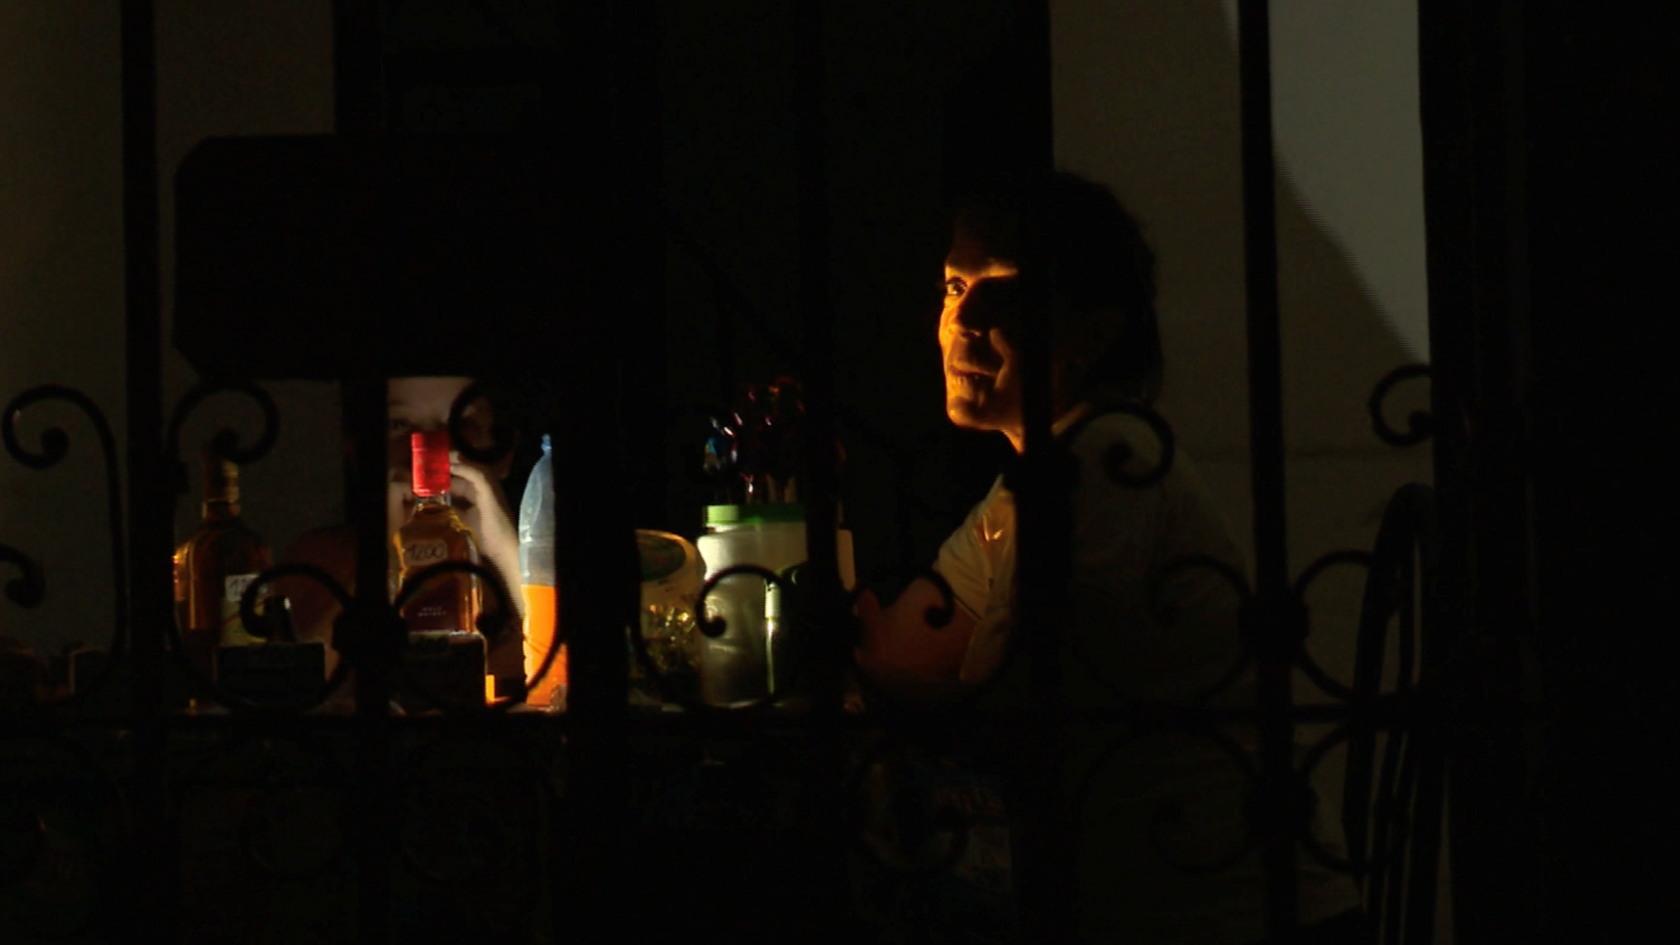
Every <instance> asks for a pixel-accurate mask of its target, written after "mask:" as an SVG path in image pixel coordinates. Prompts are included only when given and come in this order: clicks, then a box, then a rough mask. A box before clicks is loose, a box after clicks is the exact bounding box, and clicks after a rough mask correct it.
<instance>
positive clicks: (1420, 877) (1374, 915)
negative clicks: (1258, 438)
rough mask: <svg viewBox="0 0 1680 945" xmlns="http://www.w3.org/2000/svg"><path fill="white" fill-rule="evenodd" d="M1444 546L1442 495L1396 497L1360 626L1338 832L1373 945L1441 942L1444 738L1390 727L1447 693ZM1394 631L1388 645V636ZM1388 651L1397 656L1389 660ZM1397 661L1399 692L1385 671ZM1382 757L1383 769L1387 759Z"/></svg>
mask: <svg viewBox="0 0 1680 945" xmlns="http://www.w3.org/2000/svg"><path fill="white" fill-rule="evenodd" d="M1439 550H1440V537H1439V528H1438V527H1437V521H1436V511H1435V492H1434V490H1433V489H1432V488H1430V487H1429V486H1427V485H1423V484H1420V483H1412V484H1409V485H1406V486H1402V487H1401V488H1400V489H1398V490H1396V491H1395V493H1394V495H1393V497H1392V498H1390V500H1389V504H1388V508H1387V511H1386V512H1385V513H1384V515H1383V522H1382V527H1381V529H1380V530H1379V531H1378V533H1377V540H1376V544H1375V546H1374V547H1373V549H1372V554H1371V568H1370V574H1369V576H1368V578H1367V580H1366V584H1365V594H1364V600H1363V603H1362V606H1361V612H1360V620H1359V640H1358V649H1357V651H1356V654H1355V661H1354V680H1353V687H1354V690H1355V691H1356V692H1357V693H1358V697H1359V700H1360V702H1361V703H1362V704H1363V706H1364V707H1366V708H1368V709H1370V710H1371V711H1370V712H1369V713H1366V714H1363V715H1362V716H1361V720H1358V721H1356V722H1355V723H1354V729H1353V732H1352V736H1351V737H1350V739H1349V742H1348V752H1347V770H1346V774H1345V779H1344V782H1343V803H1342V826H1343V829H1344V830H1345V832H1346V836H1347V844H1348V853H1349V856H1350V858H1351V860H1352V861H1353V864H1354V879H1355V880H1356V881H1358V882H1359V884H1360V886H1361V891H1362V893H1363V895H1364V903H1365V914H1366V916H1367V918H1368V919H1369V921H1370V923H1371V930H1372V933H1373V935H1372V939H1373V941H1376V942H1379V943H1382V945H1397V943H1407V945H1414V943H1415V945H1427V943H1429V942H1430V941H1431V940H1432V939H1433V936H1434V931H1435V912H1436V907H1437V903H1436V889H1437V883H1438V876H1437V872H1438V869H1439V866H1440V860H1441V842H1442V832H1443V809H1444V800H1445V756H1444V750H1443V749H1444V745H1443V738H1442V733H1440V732H1439V731H1438V729H1437V728H1436V727H1435V726H1434V725H1432V724H1430V722H1429V720H1430V719H1432V718H1438V717H1439V716H1438V715H1436V714H1434V713H1428V712H1424V713H1421V714H1420V715H1413V716H1411V717H1412V718H1414V719H1418V720H1419V721H1417V722H1416V723H1415V724H1414V725H1413V726H1411V727H1409V728H1407V727H1387V726H1385V725H1384V720H1385V719H1394V718H1399V717H1400V714H1399V713H1389V712H1384V711H1383V710H1384V709H1385V708H1387V707H1393V708H1396V709H1404V708H1408V707H1411V706H1414V705H1416V704H1417V703H1418V701H1419V700H1431V699H1434V698H1436V697H1437V696H1438V695H1439V694H1440V692H1441V690H1442V687H1443V684H1444V681H1445V680H1444V672H1443V670H1444V666H1445V662H1446V657H1447V653H1448V651H1449V648H1450V644H1451V641H1449V640H1444V639H1441V636H1442V633H1443V631H1444V630H1445V628H1446V627H1447V626H1448V624H1447V622H1446V621H1443V620H1441V619H1439V617H1440V611H1439V605H1438V586H1437V583H1436V582H1437V580H1438V570H1437V562H1438V560H1439ZM1391 631H1392V634H1391ZM1391 640H1392V644H1393V645H1392V648H1391ZM1391 649H1392V651H1393V652H1394V655H1395V659H1396V661H1397V665H1396V666H1395V673H1394V683H1393V687H1392V688H1390V689H1386V690H1385V689H1384V687H1383V676H1384V664H1385V661H1386V660H1387V659H1388V656H1389V653H1390V651H1391ZM1379 756H1380V757H1379Z"/></svg>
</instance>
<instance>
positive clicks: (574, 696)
mask: <svg viewBox="0 0 1680 945" xmlns="http://www.w3.org/2000/svg"><path fill="white" fill-rule="evenodd" d="M559 9H560V11H561V14H562V19H561V22H560V39H561V48H560V50H559V52H558V53H557V55H556V57H555V69H556V70H557V81H556V83H555V84H556V86H557V87H558V88H560V89H563V90H565V91H566V93H567V97H566V98H565V99H564V102H565V107H564V111H563V114H564V118H565V124H564V125H563V126H561V128H560V129H558V132H559V133H560V134H563V135H565V136H566V146H565V148H564V149H562V150H560V151H559V153H561V154H564V155H566V156H567V159H568V162H569V164H570V167H569V171H570V172H571V173H573V174H576V175H578V178H577V179H579V180H583V181H591V182H599V183H598V185H596V186H592V187H589V188H579V189H577V190H575V191H573V192H572V194H571V195H570V196H569V197H568V198H567V199H568V200H569V201H575V202H574V203H572V205H571V206H572V212H573V214H574V216H575V219H573V220H572V221H571V222H570V223H569V233H570V234H572V235H571V236H568V239H576V240H577V241H578V243H579V244H581V245H582V246H585V247H587V248H586V249H580V250H579V251H580V252H585V253H587V254H589V255H590V256H591V257H592V258H593V259H594V260H595V262H596V263H597V264H598V265H599V266H600V268H601V269H602V270H603V271H604V272H606V273H607V274H606V275H604V276H602V277H601V278H600V279H599V280H591V281H590V282H589V283H588V284H573V285H570V286H568V289H569V290H570V291H572V292H575V293H578V294H577V296H576V297H574V298H573V299H572V300H571V302H572V303H573V304H575V306H576V307H575V308H574V309H572V311H571V313H570V314H571V317H570V318H569V319H568V321H567V323H566V324H565V325H564V327H563V328H562V327H561V323H560V322H559V321H558V320H557V321H556V323H555V326H554V327H553V330H552V332H551V333H549V334H546V335H544V336H543V339H542V341H543V344H544V345H545V346H546V347H547V348H548V350H550V351H552V352H553V361H552V362H551V363H552V365H553V367H552V368H551V369H550V370H551V371H552V372H553V373H554V376H555V380H556V384H557V387H556V393H557V400H556V401H555V402H554V404H553V409H552V411H551V412H550V415H549V416H550V418H551V420H552V422H554V423H556V424H561V425H560V426H557V427H555V432H557V433H563V434H565V435H564V437H563V438H562V439H561V440H558V441H557V442H556V443H555V444H554V450H555V456H554V480H553V483H554V515H555V532H554V534H555V549H554V550H555V573H556V578H557V582H558V585H559V587H558V595H559V600H558V608H559V613H558V620H559V627H560V631H561V632H562V633H563V634H564V638H565V639H566V641H567V647H568V657H569V666H568V676H569V680H568V684H569V693H568V707H567V712H568V717H567V743H566V749H565V752H566V754H565V765H566V769H567V777H566V788H565V791H566V793H565V797H564V798H562V800H561V804H560V811H559V816H558V817H556V818H555V824H556V827H557V830H558V832H557V834H556V835H555V840H556V841H557V845H556V850H555V853H556V856H555V858H554V862H555V863H556V869H555V870H554V875H553V883H554V885H553V890H554V905H553V916H554V927H555V936H556V938H557V939H558V940H560V941H578V942H622V941H632V940H634V939H635V938H636V935H637V934H638V931H639V928H640V927H641V924H640V923H637V922H636V921H635V920H634V919H633V918H631V913H629V912H627V911H626V910H625V909H624V908H623V907H622V902H623V898H624V895H625V891H626V890H627V889H629V888H631V887H632V886H633V885H634V882H635V879H634V876H635V873H634V872H633V870H634V866H633V864H634V862H635V858H636V857H639V856H651V855H657V851H652V850H649V849H647V848H646V846H638V845H637V843H638V840H640V838H638V837H637V836H636V835H635V834H634V833H633V829H632V828H633V826H634V825H633V821H632V820H631V817H630V814H629V810H628V794H629V788H628V785H629V773H628V758H629V753H630V751H632V750H633V749H632V747H631V746H630V745H629V744H628V736H629V734H630V731H629V728H628V726H627V724H626V723H627V719H626V714H627V708H628V680H629V660H628V653H627V650H626V645H625V631H626V629H627V627H628V626H629V624H630V621H632V620H636V619H638V617H637V604H638V598H639V593H640V573H639V569H638V566H637V550H636V545H635V540H634V532H633V528H634V524H633V523H632V522H630V521H627V520H626V519H627V517H628V514H629V511H628V510H629V509H630V508H631V505H630V501H631V497H630V496H629V495H628V494H627V493H628V491H629V488H630V486H629V484H628V483H627V481H626V478H627V477H626V476H625V475H624V474H623V470H624V469H625V458H626V449H627V444H626V443H625V439H626V437H627V435H629V434H628V431H626V430H625V429H624V421H625V420H626V419H627V417H628V414H627V413H625V412H624V411H626V410H628V409H633V408H631V407H629V405H628V401H629V400H630V398H629V397H628V395H627V394H626V392H625V390H624V388H625V386H626V385H628V384H632V383H634V379H633V378H632V377H629V376H628V374H629V372H628V370H627V369H628V367H629V365H630V363H631V362H630V360H629V358H628V355H627V352H626V340H627V339H628V338H630V337H632V333H631V331H630V330H628V329H626V328H625V326H623V325H621V324H620V323H619V321H620V320H619V318H618V316H619V313H620V310H621V306H622V305H623V303H624V296H623V295H622V293H616V292H613V291H612V287H614V286H616V285H622V284H626V283H627V282H628V281H631V280H633V279H634V278H635V277H634V276H633V275H632V272H633V270H634V267H636V266H637V265H641V264H645V261H646V258H647V257H646V256H645V254H644V253H643V252H641V251H639V250H637V251H632V250H630V249H628V248H627V247H628V246H630V245H631V244H632V241H634V240H639V239H644V238H646V234H645V233H643V232H641V231H640V230H638V228H637V226H636V224H638V223H641V222H643V220H641V219H638V218H627V217H626V216H625V215H624V214H623V212H622V208H623V207H624V206H625V204H623V203H621V202H620V201H621V199H623V198H624V195H625V194H627V193H629V192H630V190H631V189H632V188H638V189H639V188H646V187H648V186H650V182H649V181H648V180H642V179H635V177H636V175H635V170H634V168H635V167H636V166H637V165H633V164H631V163H629V162H626V161H623V160H620V159H619V155H620V153H621V152H620V148H621V147H624V146H625V145H624V136H625V135H627V134H630V132H628V131H627V130H626V125H636V124H638V123H639V122H640V121H642V120H643V119H644V117H645V116H636V115H626V114H616V113H615V112H614V111H613V109H612V108H611V104H612V101H613V96H614V95H615V94H624V93H623V92H622V86H621V84H620V83H621V82H622V81H623V78H622V73H621V70H623V69H626V68H629V67H630V65H629V63H628V60H629V59H630V58H631V55H630V50H631V48H632V45H631V44H632V43H633V42H634V37H635V36H637V31H638V29H639V28H645V27H644V25H643V24H642V23H637V22H636V21H635V17H634V16H633V15H632V14H630V13H627V12H626V11H625V10H624V9H622V8H621V7H619V6H617V5H611V4H589V3H576V2H564V3H561V4H560V5H559ZM655 176H656V177H657V175H655ZM635 245H637V246H639V245H640V244H639V243H638V244H635ZM579 352H604V353H605V354H604V355H600V354H591V355H589V356H580V355H579ZM661 366H662V365H661ZM600 392H606V395H607V399H608V400H609V401H611V402H610V403H608V404H606V405H604V406H602V407H601V408H600V409H594V404H593V402H592V400H591V398H596V397H597V395H598V394H599V393H600ZM580 404H590V407H589V408H586V409H580V406H579V405H580ZM567 443H571V444H573V445H574V446H575V445H576V444H588V446H585V447H581V448H585V449H591V448H592V449H597V450H598V451H599V453H598V457H599V459H600V460H601V464H602V466H604V467H605V469H607V470H609V471H610V473H611V474H610V475H607V476H602V475H601V468H600V467H597V466H594V465H591V464H588V463H582V462H568V461H566V460H565V459H564V457H563V452H564V450H565V449H566V444H567ZM655 911H657V909H656V910H655Z"/></svg>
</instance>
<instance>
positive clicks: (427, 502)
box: [414, 492, 452, 515]
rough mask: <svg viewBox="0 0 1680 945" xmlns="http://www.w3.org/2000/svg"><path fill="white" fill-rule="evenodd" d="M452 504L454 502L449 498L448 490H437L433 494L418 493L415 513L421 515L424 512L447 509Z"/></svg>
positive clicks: (415, 501)
mask: <svg viewBox="0 0 1680 945" xmlns="http://www.w3.org/2000/svg"><path fill="white" fill-rule="evenodd" d="M451 505H452V503H451V502H450V499H449V493H447V492H436V493H433V494H432V495H417V496H415V497H414V514H415V515H419V514H421V513H422V512H431V511H435V510H438V509H447V508H449V507H450V506H451Z"/></svg>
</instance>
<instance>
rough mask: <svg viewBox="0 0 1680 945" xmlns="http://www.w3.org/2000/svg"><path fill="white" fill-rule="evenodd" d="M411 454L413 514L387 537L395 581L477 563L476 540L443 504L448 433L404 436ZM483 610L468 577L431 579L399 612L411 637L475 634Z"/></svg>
mask: <svg viewBox="0 0 1680 945" xmlns="http://www.w3.org/2000/svg"><path fill="white" fill-rule="evenodd" d="M409 442H410V445H411V446H412V448H413V451H414V479H413V486H414V511H413V513H411V514H410V515H409V519H408V521H407V522H406V523H404V524H403V526H402V527H401V528H399V529H398V530H397V533H396V535H394V536H392V544H393V545H394V546H395V551H396V555H397V568H398V575H397V577H398V580H399V581H400V582H402V583H407V582H408V580H409V579H410V578H412V577H413V576H414V575H416V574H418V573H420V572H421V571H424V570H425V569H427V568H429V567H432V566H433V565H436V564H440V563H442V562H445V561H469V562H472V563H473V564H477V563H479V551H478V539H477V538H476V537H475V536H474V535H473V533H472V529H470V528H468V527H467V525H466V523H465V522H463V521H461V517H460V516H459V515H458V514H456V512H455V509H454V508H453V507H452V506H451V505H450V499H449V482H450V469H449V432H448V431H447V430H427V431H417V432H415V433H413V434H411V435H410V440H409ZM482 606H483V591H482V588H481V587H480V585H479V579H478V577H477V576H476V575H472V574H448V575H442V576H439V577H436V578H433V579H432V580H431V581H429V582H428V583H427V584H426V587H425V589H424V590H422V591H421V592H420V593H419V594H418V595H416V596H415V597H414V599H412V600H410V601H409V602H408V603H407V604H405V605H404V606H403V608H402V617H403V620H405V621H406V622H407V623H408V629H409V632H410V633H411V634H418V633H477V632H478V616H479V613H480V611H481V609H482Z"/></svg>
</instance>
